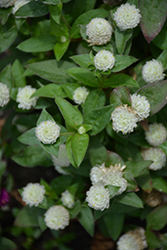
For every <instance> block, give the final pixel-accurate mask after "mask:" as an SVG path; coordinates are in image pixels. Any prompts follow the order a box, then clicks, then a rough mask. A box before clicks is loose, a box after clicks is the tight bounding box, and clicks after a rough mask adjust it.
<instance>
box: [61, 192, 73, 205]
mask: <svg viewBox="0 0 167 250" xmlns="http://www.w3.org/2000/svg"><path fill="white" fill-rule="evenodd" d="M61 201H62V203H63V205H64V206H66V207H68V208H72V207H73V206H74V203H75V201H74V196H73V195H72V194H71V193H70V192H69V191H68V190H66V191H64V192H63V193H62V194H61Z"/></svg>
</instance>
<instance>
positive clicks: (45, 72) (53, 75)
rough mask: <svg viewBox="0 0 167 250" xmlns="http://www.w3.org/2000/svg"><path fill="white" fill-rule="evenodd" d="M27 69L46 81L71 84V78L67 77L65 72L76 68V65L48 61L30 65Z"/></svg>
mask: <svg viewBox="0 0 167 250" xmlns="http://www.w3.org/2000/svg"><path fill="white" fill-rule="evenodd" d="M27 67H28V69H30V70H31V71H32V72H33V73H34V74H36V75H39V76H40V77H42V78H44V79H46V80H49V81H51V82H58V83H66V82H70V78H69V76H67V75H66V73H65V71H66V70H67V69H69V68H72V67H74V64H73V63H70V62H66V61H60V62H56V60H47V61H42V62H36V63H32V64H29V65H28V66H27Z"/></svg>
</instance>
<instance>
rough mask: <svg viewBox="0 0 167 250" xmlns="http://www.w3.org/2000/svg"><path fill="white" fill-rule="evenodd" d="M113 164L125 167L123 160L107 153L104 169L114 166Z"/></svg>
mask: <svg viewBox="0 0 167 250" xmlns="http://www.w3.org/2000/svg"><path fill="white" fill-rule="evenodd" d="M115 164H121V166H123V165H125V163H124V161H123V159H122V158H121V157H120V156H119V155H118V154H117V153H115V152H111V151H110V152H108V156H107V161H106V164H105V165H106V167H109V166H111V165H112V166H114V165H115Z"/></svg>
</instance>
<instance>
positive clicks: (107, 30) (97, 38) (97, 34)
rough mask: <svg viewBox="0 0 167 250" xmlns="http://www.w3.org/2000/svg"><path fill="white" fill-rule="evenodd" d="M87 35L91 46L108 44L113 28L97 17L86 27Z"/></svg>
mask: <svg viewBox="0 0 167 250" xmlns="http://www.w3.org/2000/svg"><path fill="white" fill-rule="evenodd" d="M86 35H87V36H88V38H89V40H88V42H89V43H90V45H102V44H106V43H107V42H109V41H110V39H111V35H112V27H111V25H110V23H109V22H108V21H107V20H106V19H104V18H101V17H96V18H93V19H92V20H91V21H90V23H88V24H87V25H86Z"/></svg>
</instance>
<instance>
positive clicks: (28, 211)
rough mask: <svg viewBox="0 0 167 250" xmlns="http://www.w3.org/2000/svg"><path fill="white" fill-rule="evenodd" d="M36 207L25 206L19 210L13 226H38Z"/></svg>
mask: <svg viewBox="0 0 167 250" xmlns="http://www.w3.org/2000/svg"><path fill="white" fill-rule="evenodd" d="M39 209H40V208H38V207H29V206H26V207H24V208H23V209H21V210H20V212H19V213H18V215H17V217H16V219H15V222H14V224H15V226H18V227H36V226H38V210H39Z"/></svg>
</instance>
